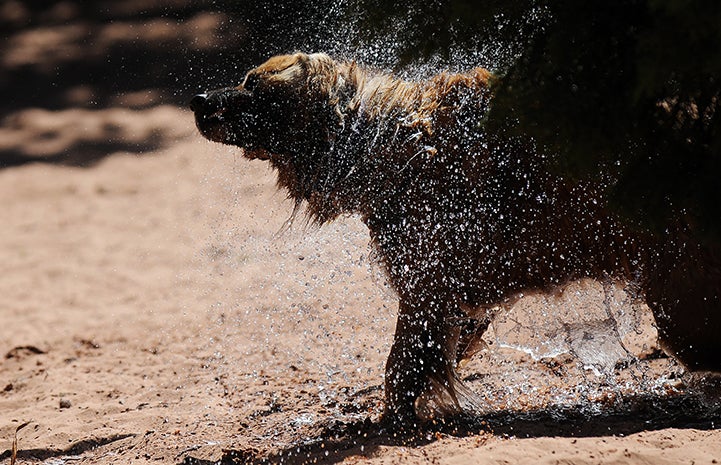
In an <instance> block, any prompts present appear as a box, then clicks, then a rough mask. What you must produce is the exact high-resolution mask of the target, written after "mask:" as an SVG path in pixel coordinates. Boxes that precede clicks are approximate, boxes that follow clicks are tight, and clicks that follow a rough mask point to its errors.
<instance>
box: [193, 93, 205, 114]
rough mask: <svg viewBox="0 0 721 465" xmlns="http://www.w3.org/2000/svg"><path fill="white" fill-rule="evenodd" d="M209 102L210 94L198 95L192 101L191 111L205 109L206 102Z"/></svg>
mask: <svg viewBox="0 0 721 465" xmlns="http://www.w3.org/2000/svg"><path fill="white" fill-rule="evenodd" d="M207 101H208V94H197V95H195V96H193V98H192V99H190V103H189V105H190V109H191V110H193V111H194V112H197V111H199V110H201V109H203V108H204V107H205V102H207Z"/></svg>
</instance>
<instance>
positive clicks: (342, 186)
mask: <svg viewBox="0 0 721 465" xmlns="http://www.w3.org/2000/svg"><path fill="white" fill-rule="evenodd" d="M491 79H492V76H491V74H490V73H489V72H488V71H486V70H484V69H480V68H477V69H473V70H471V71H469V72H467V73H464V74H449V73H442V74H439V75H437V76H435V77H433V78H431V79H429V80H425V81H420V82H412V81H404V80H400V79H397V78H394V77H393V76H390V75H387V74H383V73H377V72H372V71H369V70H367V69H364V68H362V67H360V66H358V65H356V64H355V63H353V62H338V61H335V60H333V59H331V58H330V57H328V56H327V55H324V54H313V55H306V54H302V53H297V54H293V55H283V56H277V57H273V58H271V59H270V60H268V61H267V62H266V63H264V64H263V65H261V66H259V67H258V68H256V69H253V70H251V71H250V72H249V73H248V74H247V75H246V77H245V79H244V81H243V83H242V84H240V85H239V86H237V87H231V88H225V89H219V90H215V91H210V92H208V93H206V94H201V95H198V96H196V97H195V98H194V99H193V101H192V102H191V107H192V109H193V111H194V112H195V117H196V123H197V126H198V128H199V129H200V131H201V133H202V134H203V135H204V136H205V137H207V138H208V139H210V140H213V141H217V142H222V143H225V144H232V145H236V146H239V147H242V148H243V149H244V155H245V156H246V157H247V158H250V159H262V160H268V161H269V162H270V164H271V165H272V166H273V167H274V168H275V169H276V170H277V172H278V184H279V186H280V187H282V188H284V189H286V190H287V191H288V193H289V195H290V197H291V198H293V199H295V201H296V202H297V205H302V204H306V206H307V211H308V213H309V214H310V216H311V217H312V218H313V219H314V220H315V221H317V222H318V223H324V222H327V221H330V220H332V219H334V218H336V217H337V216H338V215H341V214H357V215H359V216H360V217H361V218H362V220H363V221H364V222H365V224H366V225H367V226H368V228H369V230H370V234H371V239H372V244H373V246H374V247H375V249H376V251H377V252H378V256H379V257H380V259H381V261H382V263H383V265H384V267H385V269H386V271H387V273H388V276H389V278H390V282H391V283H392V285H393V287H394V288H395V290H396V292H397V293H398V296H399V299H400V304H399V312H398V321H397V325H396V332H395V338H394V342H393V346H392V348H391V352H390V355H389V357H388V362H387V365H386V380H385V383H386V411H385V418H386V419H389V420H391V421H397V422H399V423H401V424H404V425H412V424H414V423H415V422H416V421H417V419H419V418H421V419H424V418H428V417H431V416H434V415H448V414H454V413H458V412H460V411H463V410H467V409H475V408H476V407H477V406H478V403H479V401H478V398H477V397H476V396H475V395H474V394H473V393H471V392H470V391H469V390H468V389H467V388H465V387H464V386H463V384H462V383H461V381H460V380H459V379H458V376H457V375H456V370H455V368H456V363H457V362H458V361H459V360H461V359H463V358H464V357H468V356H470V355H471V354H472V348H473V347H476V346H477V344H475V343H474V341H477V340H478V338H480V336H481V335H482V334H483V332H484V331H485V330H486V329H487V327H488V324H489V322H490V320H491V317H492V315H491V309H494V308H497V307H503V306H504V305H508V304H509V303H510V302H512V301H513V299H514V298H515V297H516V296H518V295H519V293H521V292H529V291H543V290H546V289H549V288H550V287H553V286H556V285H562V284H564V283H566V282H567V281H569V280H571V279H577V278H582V277H591V278H596V279H601V280H622V281H625V282H632V283H635V285H637V287H638V289H639V292H640V295H641V296H642V297H645V298H646V301H647V302H648V304H649V306H650V307H651V309H652V310H653V313H654V316H655V318H656V321H657V324H658V327H659V335H660V339H661V341H662V343H664V345H665V347H667V348H668V349H669V350H670V351H671V352H672V353H673V354H674V355H676V356H677V357H678V358H679V359H680V360H682V361H683V362H684V363H685V364H686V365H687V366H689V367H690V368H693V369H713V370H720V369H721V356H720V354H721V337H719V336H720V335H721V304H720V301H719V299H720V295H721V266H720V263H721V259H720V258H719V251H718V250H717V249H712V248H704V247H702V246H701V245H699V244H698V243H697V242H694V241H693V240H691V238H690V237H688V231H689V228H687V227H682V226H679V228H678V230H677V231H672V232H669V233H668V234H667V235H666V236H663V237H658V236H653V235H650V234H646V233H642V232H638V231H636V230H632V229H630V228H629V227H627V226H626V225H625V224H623V223H621V222H619V221H617V220H616V218H615V217H614V216H613V215H611V214H610V213H609V211H608V210H607V208H606V206H605V204H604V201H603V197H602V193H601V189H599V188H598V187H597V186H596V185H594V184H592V183H570V182H568V181H566V180H563V179H561V178H559V177H558V176H557V175H554V174H553V173H552V172H550V171H548V169H547V168H546V166H548V163H546V161H545V160H543V155H541V154H540V153H539V152H537V151H535V150H533V147H532V146H531V145H530V144H528V143H524V142H522V141H519V140H515V139H512V138H509V137H505V136H504V135H503V134H498V133H493V132H490V131H488V130H486V129H485V128H484V126H483V121H484V117H485V116H486V114H487V111H488V109H489V105H490V104H491V97H492V96H491V92H490V85H489V83H490V80H491Z"/></svg>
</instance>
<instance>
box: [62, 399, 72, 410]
mask: <svg viewBox="0 0 721 465" xmlns="http://www.w3.org/2000/svg"><path fill="white" fill-rule="evenodd" d="M72 405H73V404H72V403H71V402H70V400H69V399H60V408H70V407H71V406H72Z"/></svg>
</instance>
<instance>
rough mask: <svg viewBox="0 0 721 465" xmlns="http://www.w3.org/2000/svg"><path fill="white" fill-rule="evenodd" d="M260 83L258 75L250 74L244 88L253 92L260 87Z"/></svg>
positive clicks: (244, 82)
mask: <svg viewBox="0 0 721 465" xmlns="http://www.w3.org/2000/svg"><path fill="white" fill-rule="evenodd" d="M258 81H260V77H259V76H258V75H257V74H249V75H247V76H246V77H245V81H243V88H244V89H245V90H249V91H251V92H252V91H253V90H254V89H255V87H256V86H257V85H258Z"/></svg>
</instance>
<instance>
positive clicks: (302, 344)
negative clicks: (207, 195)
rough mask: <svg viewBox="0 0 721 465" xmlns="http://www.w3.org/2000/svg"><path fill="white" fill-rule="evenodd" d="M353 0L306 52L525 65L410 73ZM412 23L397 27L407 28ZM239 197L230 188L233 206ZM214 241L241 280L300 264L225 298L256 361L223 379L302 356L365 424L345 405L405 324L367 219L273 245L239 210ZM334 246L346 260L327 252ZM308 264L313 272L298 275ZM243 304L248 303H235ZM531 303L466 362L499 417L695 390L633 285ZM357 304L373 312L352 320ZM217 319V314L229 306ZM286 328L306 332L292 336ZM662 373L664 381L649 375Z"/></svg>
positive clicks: (234, 380) (225, 372) (379, 62)
mask: <svg viewBox="0 0 721 465" xmlns="http://www.w3.org/2000/svg"><path fill="white" fill-rule="evenodd" d="M348 3H349V1H348V0H337V1H336V2H334V3H333V4H332V5H331V6H330V8H329V9H328V10H327V12H326V14H325V16H324V17H323V18H322V19H321V22H320V24H319V25H316V28H315V29H314V31H315V33H314V35H308V36H304V40H303V41H301V42H300V43H298V44H297V49H300V50H307V51H323V52H327V53H329V54H330V55H332V56H335V57H338V58H340V59H346V60H355V61H357V62H358V63H362V64H364V65H367V66H372V67H375V68H379V69H384V70H390V69H394V70H395V72H396V74H398V75H399V76H401V77H403V78H405V79H411V80H418V79H424V78H426V77H428V76H430V75H433V74H436V73H438V72H439V71H442V70H450V71H462V70H465V69H469V68H472V67H476V66H482V67H486V68H488V69H491V70H499V69H502V68H503V67H504V66H505V65H506V64H507V63H509V61H511V60H513V58H514V57H515V56H516V51H515V50H514V48H513V47H512V46H510V45H508V44H503V45H500V44H498V43H483V44H477V47H474V48H470V49H469V48H467V46H464V47H457V48H452V49H451V51H450V53H449V54H448V55H447V56H445V57H440V56H434V57H430V58H429V59H427V60H424V61H423V62H420V63H411V64H408V65H406V66H405V67H404V68H402V69H398V68H397V64H398V62H399V55H400V52H401V49H402V44H401V43H400V42H399V41H397V40H394V39H393V38H388V37H385V38H375V39H371V40H367V39H364V38H362V37H359V34H358V29H359V25H358V24H357V23H354V22H353V21H352V20H349V19H348V18H347V17H346V16H345V11H346V9H347V7H348ZM406 26H407V25H404V24H402V23H399V24H398V29H399V30H403V28H404V27H406ZM364 40H365V42H364ZM359 44H360V45H359ZM239 163H244V162H239ZM221 181H222V182H223V183H225V184H226V185H227V186H229V189H231V190H232V189H233V187H232V186H235V185H236V183H237V179H235V178H233V177H228V178H226V179H222V180H221ZM269 182H271V181H269ZM239 195H241V193H239V192H233V193H232V195H231V196H230V198H231V199H232V200H231V201H230V202H231V203H229V205H228V210H231V209H232V202H236V201H237V196H239ZM519 195H521V194H520V193H519ZM276 200H278V199H277V198H276V199H274V201H276ZM542 201H543V199H540V200H539V202H542ZM286 205H288V204H286ZM289 208H292V207H289ZM264 221H266V223H265V224H261V225H260V228H259V229H263V228H267V229H270V230H275V231H278V230H280V229H281V228H279V227H278V228H276V227H277V226H278V225H277V224H273V225H269V224H268V222H269V220H268V219H265V220H264ZM460 233H461V234H470V233H471V232H468V231H461V232H460ZM508 240H513V238H512V237H510V238H508ZM210 242H213V243H216V244H217V243H222V244H224V245H223V246H222V247H220V248H218V247H216V246H213V247H215V248H213V247H211V248H210V249H209V250H210V251H211V252H210V253H211V254H216V255H217V256H216V257H215V259H214V260H213V261H214V262H221V268H222V269H225V270H230V271H231V272H233V270H235V271H237V270H240V269H242V268H243V263H242V262H243V260H242V257H243V256H257V255H261V256H268V257H270V256H271V255H275V254H280V255H281V256H282V260H280V261H279V262H280V263H283V262H285V263H289V264H292V266H291V265H288V266H287V268H286V267H285V266H281V267H279V268H278V269H275V270H262V273H263V275H262V276H261V275H260V274H257V275H255V276H253V278H252V279H248V280H245V282H244V283H243V284H242V285H240V284H239V285H238V287H237V288H235V289H231V290H229V291H228V292H227V294H225V296H224V297H223V298H224V299H226V302H224V303H223V304H222V306H224V307H228V308H229V309H230V311H229V312H226V313H230V314H231V315H232V316H231V317H230V318H224V319H223V321H222V326H223V327H222V329H221V332H225V333H226V334H227V333H234V332H237V333H239V334H240V335H241V337H243V338H247V339H248V340H249V342H250V344H249V345H248V346H247V349H246V353H245V356H246V357H247V360H249V362H246V365H245V366H242V367H240V369H238V368H239V367H238V363H241V364H242V363H243V362H235V363H234V364H233V366H230V367H229V366H225V365H224V366H219V368H218V370H219V373H220V374H219V376H222V377H223V378H225V379H226V380H227V383H228V384H229V385H230V386H232V388H233V389H242V384H243V377H245V376H252V377H254V378H256V379H257V378H263V379H268V378H270V377H272V376H275V375H277V376H286V375H287V370H288V367H277V366H274V365H273V357H272V355H273V354H274V353H277V352H278V351H280V352H283V353H284V354H285V356H286V357H285V358H287V359H289V360H293V364H292V366H293V368H292V369H291V370H292V371H293V372H296V371H301V372H302V373H304V374H305V375H306V377H308V378H309V379H312V380H313V381H305V382H304V381H302V380H301V382H300V383H301V385H302V386H304V389H307V390H308V392H311V393H312V395H314V396H315V398H316V399H317V400H318V401H319V402H320V403H321V404H322V405H323V406H325V407H327V408H328V409H330V410H331V411H332V414H333V415H336V417H337V418H347V417H348V416H349V415H350V416H351V417H352V418H357V417H358V416H359V412H358V410H357V409H356V410H353V409H351V410H352V413H350V414H348V413H347V411H346V412H345V413H344V411H343V408H341V407H339V406H340V405H342V404H343V402H346V403H348V402H351V401H350V400H349V399H351V397H352V395H351V391H352V392H353V393H358V392H361V391H364V390H367V389H371V390H372V389H373V388H374V385H373V383H372V382H370V381H369V380H370V379H372V378H373V377H377V378H378V379H377V384H378V385H379V384H380V383H381V380H380V376H382V373H383V363H384V359H385V354H386V353H387V351H388V348H389V344H390V331H391V330H392V324H393V320H394V317H395V315H394V314H393V306H394V303H393V299H394V296H393V294H392V293H391V292H389V291H388V288H387V286H384V285H383V283H384V282H385V278H384V276H383V274H382V271H381V270H380V269H379V268H378V267H377V266H375V265H374V264H375V263H376V261H375V260H374V259H373V258H372V257H369V255H368V238H367V235H366V232H365V231H364V229H363V227H362V226H361V225H360V223H359V222H358V220H357V218H349V219H348V218H346V219H344V220H343V221H341V222H339V223H336V224H335V225H331V226H325V227H324V228H322V229H319V230H317V229H315V228H314V227H308V226H307V225H302V224H301V225H299V226H292V227H291V228H289V230H287V231H285V232H283V233H282V234H281V235H280V237H277V236H276V237H270V236H268V235H262V234H258V233H257V231H249V230H248V229H247V228H243V227H238V226H237V225H236V218H234V217H233V215H232V213H229V214H228V215H227V216H226V217H224V218H223V219H222V220H221V221H220V222H219V223H218V225H217V232H216V237H215V238H212V239H210ZM329 250H332V251H334V252H333V253H328V252H324V251H329ZM339 258H340V260H339ZM431 258H432V257H429V259H431ZM299 262H300V263H302V266H301V267H299V266H297V265H298V264H299ZM256 271H257V272H258V273H261V271H258V270H256ZM289 276H292V278H291V279H292V280H293V281H295V285H293V286H292V287H290V288H289V287H288V286H284V287H279V286H278V284H277V283H278V282H286V283H287V281H288V277H289ZM370 277H373V278H370ZM368 281H373V282H375V286H371V287H369V286H368V285H367V282H368ZM329 289H331V291H329ZM319 290H323V295H328V294H329V293H330V294H332V295H333V296H334V298H333V300H332V301H329V302H323V301H319V300H318V299H317V295H318V291H319ZM236 295H242V296H243V298H242V299H240V298H238V299H237V300H234V299H235V297H234V296H236ZM269 295H272V296H273V299H272V300H274V301H275V304H274V305H271V306H263V307H254V306H253V304H252V302H253V300H254V298H255V297H261V296H262V297H263V300H264V301H266V302H267V301H268V296H269ZM520 297H521V298H520V299H519V300H517V301H516V303H515V304H514V305H512V306H510V307H508V308H503V309H501V310H500V311H498V312H495V315H496V316H495V319H494V320H493V321H492V324H491V326H490V329H489V331H488V332H487V334H486V336H485V337H484V340H485V344H486V347H485V349H484V350H482V351H481V353H480V355H479V356H477V357H475V358H474V359H473V360H472V361H471V362H469V363H468V364H467V365H466V366H464V367H463V370H464V371H463V375H464V377H465V379H466V380H467V381H468V382H469V383H470V385H471V386H472V388H473V389H474V390H475V391H476V392H479V393H481V394H482V396H483V397H484V398H485V399H486V401H487V406H488V409H489V410H493V409H499V408H501V409H502V408H512V409H516V410H524V409H526V410H527V409H539V408H544V407H548V406H562V407H574V406H575V407H579V406H580V408H582V409H587V410H588V411H589V412H590V413H593V410H594V409H598V408H603V407H604V406H606V407H607V406H608V405H620V404H623V402H624V399H627V398H629V397H632V396H634V395H638V394H639V393H657V394H665V393H669V392H671V393H676V392H678V390H679V389H681V388H682V387H683V383H684V382H683V381H679V380H680V379H682V378H683V377H684V376H685V373H684V371H683V369H682V368H681V367H679V366H678V365H676V364H675V363H674V362H673V361H672V360H670V359H668V358H666V357H664V356H663V355H662V353H661V351H660V349H659V348H658V347H657V344H656V332H655V329H654V327H653V318H652V316H651V314H650V311H649V310H648V308H647V307H646V306H645V305H644V304H642V303H641V301H639V300H638V298H637V296H636V295H635V292H634V290H633V288H632V286H631V285H629V283H620V282H615V281H611V280H610V279H609V281H608V282H595V281H589V280H585V281H578V282H572V283H570V284H568V285H566V286H564V287H563V288H562V289H559V290H558V291H557V293H556V294H534V295H526V296H520ZM358 307H363V308H365V309H367V310H366V311H361V312H357V311H356V312H349V311H348V310H349V309H350V308H355V309H357V308H358ZM212 313H213V314H214V315H217V313H218V310H217V309H213V310H212ZM247 321H253V322H255V323H254V324H256V326H255V327H254V328H252V330H249V329H248V328H246V327H244V324H245V323H246V322H247ZM368 327H370V328H375V330H380V331H384V332H386V333H387V334H388V338H387V342H386V343H383V344H380V345H379V344H378V343H377V341H376V342H371V339H368V338H365V336H363V332H362V331H354V330H353V329H351V330H348V328H368ZM288 333H295V336H294V337H293V338H291V339H288V338H287V334H288ZM222 340H223V338H216V339H214V342H213V344H214V345H215V346H217V348H218V352H216V353H222V352H223V350H224V348H223V346H222V342H219V341H222ZM319 345H322V346H323V347H324V348H325V350H324V354H323V357H322V359H321V358H318V357H317V355H315V354H312V353H311V352H310V351H309V350H308V348H309V347H318V346H319ZM259 347H266V348H269V353H270V356H269V357H266V358H263V357H261V358H260V359H259V357H258V356H257V351H258V350H259V349H258V348H259ZM369 352H370V355H369ZM651 371H652V372H653V373H655V374H657V373H659V372H660V373H664V375H663V376H661V377H659V376H656V375H654V376H648V373H649V372H651ZM360 372H362V375H363V376H360V374H361V373H360ZM238 373H240V374H238ZM300 378H302V377H300ZM359 383H360V384H359ZM354 384H355V385H357V387H353V386H354ZM296 387H297V386H294V387H291V388H288V387H282V389H296ZM368 392H370V391H368ZM261 395H265V396H266V397H267V399H268V400H267V407H268V411H269V412H273V411H274V410H277V409H279V408H281V407H279V405H280V404H279V402H282V401H281V400H279V399H280V398H279V397H278V395H279V394H278V391H277V390H273V389H269V390H268V392H265V393H262V394H261ZM364 413H365V412H364ZM360 416H361V417H362V414H361V415H360ZM315 419H316V418H315V417H314V416H313V414H312V413H310V412H304V411H302V409H301V410H299V411H298V415H297V417H296V418H295V420H294V422H295V423H296V424H297V425H302V424H306V423H308V422H313V421H315Z"/></svg>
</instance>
